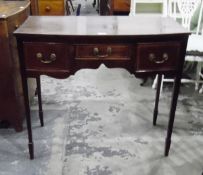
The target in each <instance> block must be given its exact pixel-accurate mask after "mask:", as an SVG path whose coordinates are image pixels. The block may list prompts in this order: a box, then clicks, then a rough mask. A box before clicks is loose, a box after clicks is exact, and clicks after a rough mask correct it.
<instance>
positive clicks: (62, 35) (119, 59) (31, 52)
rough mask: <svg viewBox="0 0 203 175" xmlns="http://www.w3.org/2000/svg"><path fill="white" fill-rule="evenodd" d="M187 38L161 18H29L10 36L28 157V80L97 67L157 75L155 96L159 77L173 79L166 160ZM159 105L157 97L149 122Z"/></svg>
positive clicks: (30, 130)
mask: <svg viewBox="0 0 203 175" xmlns="http://www.w3.org/2000/svg"><path fill="white" fill-rule="evenodd" d="M189 34H190V33H189V32H188V31H187V30H185V29H184V28H183V27H182V26H181V25H179V24H178V23H176V22H175V21H174V20H173V19H171V18H163V17H160V16H146V15H145V16H143V15H137V16H135V17H121V16H117V17H115V16H111V17H110V16H109V17H104V16H103V17H73V16H72V17H62V16H61V17H29V19H28V20H27V21H26V22H25V23H24V24H23V25H22V26H21V27H20V28H19V29H18V30H17V31H16V32H15V35H16V37H17V40H18V50H19V54H20V62H21V74H22V80H23V81H22V83H23V87H24V94H25V97H26V98H25V107H26V119H27V127H28V136H29V153H30V158H31V159H32V158H33V157H34V150H33V140H32V129H31V120H30V108H29V102H28V98H27V93H28V89H27V77H36V78H38V77H39V76H40V75H43V74H45V75H48V76H52V77H56V78H65V77H68V76H70V75H71V74H74V73H75V72H76V71H78V70H79V69H82V68H98V67H99V66H100V64H102V63H103V64H105V65H106V66H107V67H110V68H113V67H121V68H125V69H127V70H128V71H129V72H130V73H133V74H135V75H136V76H143V77H145V76H146V75H149V74H150V75H153V74H154V75H155V74H157V73H158V74H160V75H159V87H158V91H157V94H159V91H160V82H161V74H165V75H172V74H173V75H174V76H175V77H176V81H175V85H174V91H173V96H172V102H171V109H170V111H171V112H170V115H169V122H168V130H167V138H166V146H165V156H167V155H168V153H169V148H170V142H171V135H172V130H173V123H174V119H175V111H176V104H177V98H178V93H179V88H180V78H181V75H182V67H183V63H184V59H185V51H186V45H187V40H188V35H189ZM95 48H96V49H95ZM109 48H110V49H109ZM39 53H40V54H39ZM51 55H52V56H51ZM53 58H54V59H53ZM39 98H40V99H41V97H39ZM158 103H159V96H158V95H157V96H156V102H155V109H154V111H155V112H154V119H153V124H156V120H157V114H158ZM40 105H41V104H40ZM40 110H42V108H41V107H40Z"/></svg>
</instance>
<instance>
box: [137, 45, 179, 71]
mask: <svg viewBox="0 0 203 175" xmlns="http://www.w3.org/2000/svg"><path fill="white" fill-rule="evenodd" d="M180 47H181V46H180V43H179V42H167V43H166V42H158V43H139V44H138V45H137V47H136V65H135V67H136V72H161V71H175V70H176V69H177V64H178V62H179V60H178V59H179V58H180ZM174 63H176V64H174Z"/></svg>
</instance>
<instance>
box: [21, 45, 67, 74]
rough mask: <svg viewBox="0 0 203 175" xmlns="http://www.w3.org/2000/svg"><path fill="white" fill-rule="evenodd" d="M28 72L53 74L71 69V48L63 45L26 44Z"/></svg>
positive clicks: (25, 54) (25, 53)
mask: <svg viewBox="0 0 203 175" xmlns="http://www.w3.org/2000/svg"><path fill="white" fill-rule="evenodd" d="M24 56H25V66H26V70H27V71H35V70H37V71H39V72H49V71H50V72H51V71H57V70H59V71H61V70H64V71H65V70H68V69H69V68H70V57H71V51H70V47H67V46H66V45H65V44H63V43H41V42H33V43H32V42H25V43H24Z"/></svg>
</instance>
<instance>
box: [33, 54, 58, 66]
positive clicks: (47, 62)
mask: <svg viewBox="0 0 203 175" xmlns="http://www.w3.org/2000/svg"><path fill="white" fill-rule="evenodd" d="M36 57H37V59H39V60H40V61H41V62H42V63H44V64H50V63H52V62H54V61H55V60H56V54H55V53H51V54H50V57H49V58H48V59H46V58H43V55H42V53H40V52H39V53H37V54H36Z"/></svg>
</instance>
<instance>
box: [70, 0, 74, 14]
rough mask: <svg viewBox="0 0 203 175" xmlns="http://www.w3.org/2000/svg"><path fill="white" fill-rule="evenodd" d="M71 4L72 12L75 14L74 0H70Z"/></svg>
mask: <svg viewBox="0 0 203 175" xmlns="http://www.w3.org/2000/svg"><path fill="white" fill-rule="evenodd" d="M69 2H70V5H71V7H72V10H73V12H74V11H75V9H74V7H73V2H72V0H69Z"/></svg>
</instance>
